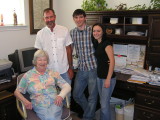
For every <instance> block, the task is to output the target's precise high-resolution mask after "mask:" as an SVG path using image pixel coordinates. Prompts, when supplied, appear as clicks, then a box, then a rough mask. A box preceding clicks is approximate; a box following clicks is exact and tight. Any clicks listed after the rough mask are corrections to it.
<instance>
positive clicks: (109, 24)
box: [103, 23, 124, 26]
mask: <svg viewBox="0 0 160 120" xmlns="http://www.w3.org/2000/svg"><path fill="white" fill-rule="evenodd" d="M103 25H107V26H118V25H124V24H123V23H117V24H111V23H104V24H103Z"/></svg>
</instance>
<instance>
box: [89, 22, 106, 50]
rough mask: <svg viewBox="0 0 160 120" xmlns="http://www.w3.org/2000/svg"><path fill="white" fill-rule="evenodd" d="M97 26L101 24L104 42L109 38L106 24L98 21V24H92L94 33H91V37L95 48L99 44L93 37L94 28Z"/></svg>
mask: <svg viewBox="0 0 160 120" xmlns="http://www.w3.org/2000/svg"><path fill="white" fill-rule="evenodd" d="M95 26H99V27H101V28H102V31H103V35H102V42H104V41H106V40H107V38H106V29H105V26H104V25H102V24H101V23H96V24H94V25H93V26H92V35H91V38H92V43H93V46H94V48H95V49H96V48H97V46H98V41H97V40H96V39H95V38H94V37H93V28H94V27H95Z"/></svg>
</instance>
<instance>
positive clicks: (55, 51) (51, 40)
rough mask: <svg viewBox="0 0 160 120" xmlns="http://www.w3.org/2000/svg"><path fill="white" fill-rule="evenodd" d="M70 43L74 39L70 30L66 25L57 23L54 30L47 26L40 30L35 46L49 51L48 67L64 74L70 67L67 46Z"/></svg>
mask: <svg viewBox="0 0 160 120" xmlns="http://www.w3.org/2000/svg"><path fill="white" fill-rule="evenodd" d="M70 44H72V39H71V36H70V33H69V30H68V29H67V28H66V27H64V26H60V25H56V26H55V27H54V29H53V32H51V30H50V29H49V28H48V27H47V26H46V27H44V28H43V29H41V30H40V31H38V33H37V36H36V41H35V45H34V47H35V48H38V49H42V50H45V51H47V53H48V55H49V65H48V68H49V69H52V70H54V71H58V72H59V73H60V74H63V73H65V72H67V71H68V68H69V64H68V58H67V51H66V46H68V45H70Z"/></svg>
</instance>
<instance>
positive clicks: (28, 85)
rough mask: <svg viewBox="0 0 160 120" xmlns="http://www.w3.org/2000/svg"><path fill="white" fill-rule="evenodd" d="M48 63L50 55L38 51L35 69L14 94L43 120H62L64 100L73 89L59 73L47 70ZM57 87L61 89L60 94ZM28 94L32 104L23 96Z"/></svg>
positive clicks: (23, 79)
mask: <svg viewBox="0 0 160 120" xmlns="http://www.w3.org/2000/svg"><path fill="white" fill-rule="evenodd" d="M48 62H49V57H48V54H47V53H46V52H45V51H43V50H37V51H36V52H35V54H34V58H33V64H34V68H33V69H31V70H29V71H28V72H26V73H25V74H24V76H23V77H22V79H21V81H20V83H19V85H18V86H17V88H16V90H15V92H14V94H15V96H16V97H17V98H18V99H20V100H21V101H22V102H23V104H24V105H25V107H26V108H27V109H33V110H34V111H35V112H36V114H37V116H38V117H39V118H40V119H41V120H61V114H62V106H63V99H64V98H65V96H66V95H67V93H69V92H70V91H71V87H70V85H69V84H68V83H67V82H66V81H65V80H64V79H63V78H62V77H61V76H60V74H59V73H58V72H55V71H52V70H49V69H47V64H48ZM56 86H58V87H60V88H61V91H60V92H58V91H57V89H56ZM26 92H28V93H29V95H30V99H31V102H30V101H28V100H27V99H26V98H25V97H24V96H23V94H25V93H26Z"/></svg>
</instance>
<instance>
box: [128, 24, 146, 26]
mask: <svg viewBox="0 0 160 120" xmlns="http://www.w3.org/2000/svg"><path fill="white" fill-rule="evenodd" d="M125 26H148V24H125Z"/></svg>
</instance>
